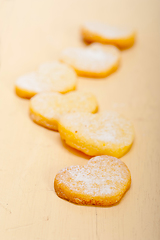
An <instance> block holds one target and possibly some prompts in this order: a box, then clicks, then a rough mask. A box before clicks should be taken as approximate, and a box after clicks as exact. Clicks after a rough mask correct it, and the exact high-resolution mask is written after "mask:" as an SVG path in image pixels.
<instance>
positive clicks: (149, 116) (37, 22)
mask: <svg viewBox="0 0 160 240" xmlns="http://www.w3.org/2000/svg"><path fill="white" fill-rule="evenodd" d="M87 20H99V21H102V22H106V23H110V24H121V25H128V26H132V27H134V28H135V29H136V30H137V42H136V44H135V45H134V46H133V47H132V48H130V49H128V50H125V51H122V54H121V55H122V61H121V66H120V68H119V69H118V71H117V72H115V73H114V74H112V75H110V76H109V77H107V78H106V79H97V80H94V79H89V78H79V82H78V89H80V90H87V91H91V92H93V93H94V94H95V95H96V97H97V99H98V101H99V106H100V111H102V110H105V109H108V110H115V111H118V112H120V113H122V114H123V115H125V116H126V117H128V118H129V119H130V120H131V121H132V122H133V124H134V128H135V141H134V144H133V147H132V148H131V150H130V151H129V152H128V153H127V154H126V155H125V156H124V157H122V158H121V160H122V161H124V162H125V163H126V164H127V166H128V167H129V169H130V171H131V175H132V185H131V188H130V190H129V191H128V192H127V193H126V194H125V196H124V198H123V199H122V201H121V202H120V203H119V204H117V205H115V206H112V207H106V208H101V207H86V206H78V205H74V204H72V203H69V202H67V201H64V200H62V199H60V198H58V197H57V195H56V194H55V192H54V190H53V179H54V177H55V175H56V173H57V172H58V171H59V170H60V169H62V168H63V167H66V166H70V165H77V164H80V165H83V164H85V163H87V160H88V159H89V157H87V156H86V155H84V154H82V153H80V152H78V151H76V150H74V149H72V148H69V147H67V146H66V145H65V144H64V143H62V141H61V139H60V136H59V133H58V132H53V131H49V130H47V129H45V128H43V127H40V126H38V125H36V124H34V123H33V122H32V121H31V120H30V118H29V115H28V100H23V99H20V98H18V97H17V96H16V95H15V92H14V82H15V81H16V79H17V77H18V76H20V75H22V74H25V73H26V72H30V71H33V70H35V69H36V68H37V67H38V65H39V64H40V63H42V62H45V61H52V60H55V59H57V58H58V56H59V54H60V52H61V50H62V49H64V48H65V47H68V46H82V45H84V43H83V42H82V40H81V38H80V34H79V29H80V25H81V23H83V22H84V21H87ZM159 23H160V1H158V0H148V1H144V0H134V1H133V0H132V1H130V0H122V1H118V0H113V1H107V0H95V1H93V0H79V1H75V0H67V1H65V0H59V1H53V0H26V1H24V0H6V1H0V60H1V63H0V64H1V66H0V114H1V115H0V141H1V142H0V239H1V240H38V239H39V240H53V239H54V240H143V239H145V240H151V239H153V240H159V239H160V207H159V206H160V154H159V153H160V151H159V150H160V134H159V132H160V113H159V111H160V101H159V96H160V28H159Z"/></svg>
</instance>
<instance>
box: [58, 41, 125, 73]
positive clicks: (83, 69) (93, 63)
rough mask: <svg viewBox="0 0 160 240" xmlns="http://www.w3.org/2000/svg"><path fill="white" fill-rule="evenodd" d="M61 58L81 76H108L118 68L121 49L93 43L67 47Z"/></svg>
mask: <svg viewBox="0 0 160 240" xmlns="http://www.w3.org/2000/svg"><path fill="white" fill-rule="evenodd" d="M60 60H61V61H63V62H65V63H67V64H69V65H70V66H72V67H73V68H74V69H75V71H76V72H77V74H78V75H79V76H86V77H106V76H107V75H109V74H110V73H112V72H113V71H115V70H116V69H117V68H118V66H119V61H120V51H119V50H118V49H117V48H116V47H114V46H112V45H108V46H104V45H102V44H99V43H93V44H91V45H90V46H87V47H83V48H82V47H81V48H67V49H66V50H64V51H63V52H62V54H61V57H60Z"/></svg>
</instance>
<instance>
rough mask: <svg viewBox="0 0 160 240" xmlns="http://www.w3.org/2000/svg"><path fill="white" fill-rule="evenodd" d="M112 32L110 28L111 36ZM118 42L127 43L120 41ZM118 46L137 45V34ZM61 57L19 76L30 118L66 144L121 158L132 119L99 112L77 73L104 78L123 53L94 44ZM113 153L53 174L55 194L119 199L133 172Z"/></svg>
mask: <svg viewBox="0 0 160 240" xmlns="http://www.w3.org/2000/svg"><path fill="white" fill-rule="evenodd" d="M92 27H93V26H92V25H91V29H92ZM85 28H86V26H85ZM85 28H83V29H82V35H83V38H84V39H85V40H87V41H94V39H95V36H94V34H93V32H92V34H88V35H87V32H86V30H84V29H85ZM101 30H102V32H103V31H104V29H103V28H102V29H101ZM94 31H95V29H94ZM114 31H115V30H114V29H113V31H110V30H109V32H110V34H111V35H112V37H113V35H114V34H113V33H114ZM104 32H105V31H104ZM123 34H124V32H123ZM91 35H92V39H91ZM87 36H89V37H87ZM115 39H116V38H115ZM129 39H131V38H130V37H129ZM96 40H97V38H96ZM101 40H102V39H101ZM129 41H130V40H128V42H129ZM100 42H104V41H100ZM120 42H121V43H123V44H122V45H123V46H122V45H121V46H120V45H118V44H120ZM124 42H125V43H124ZM105 43H108V42H105ZM109 43H112V44H113V43H114V44H115V43H117V42H116V41H115V42H111V41H110V42H109ZM118 44H116V45H118V46H119V47H124V46H125V47H128V45H129V44H133V36H132V41H130V43H128V45H127V44H126V41H124V40H123V39H122V38H121V39H120V38H118ZM60 60H61V61H62V62H64V63H61V62H56V61H55V62H52V63H45V64H42V65H41V66H40V67H39V69H38V70H37V71H36V72H32V73H30V74H27V75H25V76H22V77H20V78H19V79H18V80H17V82H16V93H17V95H18V96H20V97H23V98H28V99H30V98H31V99H30V107H29V108H30V116H31V118H32V119H33V121H35V122H36V123H38V124H40V125H42V126H44V127H47V128H49V129H52V130H58V131H59V133H60V135H61V138H62V139H64V140H65V141H66V143H67V144H68V145H70V146H72V147H74V148H76V149H78V150H80V151H82V152H84V153H86V154H88V155H90V156H98V155H109V156H114V157H121V156H123V155H124V154H125V153H126V152H127V151H128V150H129V148H130V147H131V145H132V142H133V138H134V133H133V127H132V124H131V123H130V121H129V120H127V119H125V118H124V117H122V116H121V115H119V114H118V113H115V112H102V113H96V112H97V110H98V103H97V100H96V98H95V96H94V95H93V94H92V93H84V92H83V93H82V92H79V91H73V90H75V89H76V82H77V74H78V75H80V76H89V77H105V76H107V75H108V74H110V73H111V72H113V71H115V70H116V69H117V67H118V66H119V61H120V51H119V50H118V49H117V48H116V47H115V46H110V45H108V46H104V45H102V44H100V43H93V44H91V45H90V46H88V47H85V48H68V49H66V50H65V51H64V52H63V53H62V55H61V58H60ZM66 64H67V65H66ZM76 73H77V74H76ZM69 91H71V92H69ZM68 92H69V93H68ZM62 93H63V94H62ZM64 93H65V94H64ZM93 113H94V114H93ZM95 113H96V114H95ZM114 157H108V156H101V157H100V156H99V157H96V158H92V159H91V160H90V161H89V162H88V164H87V165H86V166H84V167H80V166H77V167H76V166H75V167H69V168H67V169H63V170H62V171H60V173H58V174H57V176H56V178H55V185H54V186H55V191H56V193H57V195H58V196H60V197H62V198H64V199H67V200H69V201H72V202H75V203H79V204H90V205H101V206H102V205H103V206H106V205H111V204H114V203H116V202H117V201H119V200H120V199H121V197H122V196H123V194H124V193H125V191H126V190H127V189H128V188H129V186H130V182H131V176H130V172H129V170H128V168H127V166H126V165H125V164H124V163H122V162H121V161H120V160H119V159H116V158H114ZM102 172H105V174H102ZM102 175H103V177H102ZM86 181H87V182H86ZM89 182H90V183H89ZM88 183H89V185H88ZM87 188H88V189H87ZM91 189H92V191H91ZM97 189H99V190H100V189H101V190H100V191H99V190H97ZM71 192H72V194H71ZM114 196H116V197H114ZM86 199H87V200H86Z"/></svg>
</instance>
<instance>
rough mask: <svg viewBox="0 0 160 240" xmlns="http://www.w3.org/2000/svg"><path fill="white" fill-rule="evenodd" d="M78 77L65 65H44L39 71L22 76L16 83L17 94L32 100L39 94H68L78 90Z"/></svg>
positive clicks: (57, 63)
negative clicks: (47, 92)
mask: <svg viewBox="0 0 160 240" xmlns="http://www.w3.org/2000/svg"><path fill="white" fill-rule="evenodd" d="M76 83H77V75H76V73H75V71H74V70H73V69H72V68H71V67H69V66H67V65H66V64H64V63H60V62H56V61H55V62H51V63H44V64H42V65H41V66H40V67H39V69H38V71H36V72H32V73H29V74H27V75H24V76H21V77H19V78H18V79H17V82H16V87H15V88H16V93H17V95H18V96H19V97H22V98H31V97H33V96H34V95H36V94H37V93H39V92H44V91H53V92H60V93H66V92H69V91H72V90H74V89H75V88H76Z"/></svg>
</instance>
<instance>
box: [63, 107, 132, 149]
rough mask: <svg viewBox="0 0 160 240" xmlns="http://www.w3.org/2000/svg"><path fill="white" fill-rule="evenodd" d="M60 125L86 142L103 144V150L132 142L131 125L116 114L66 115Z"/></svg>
mask: <svg viewBox="0 0 160 240" xmlns="http://www.w3.org/2000/svg"><path fill="white" fill-rule="evenodd" d="M61 124H62V125H63V126H65V128H66V129H69V130H70V131H72V132H73V133H75V132H77V135H78V134H80V136H83V137H84V138H85V139H86V141H89V139H92V140H94V142H95V144H96V143H98V141H102V142H104V143H105V145H104V148H105V147H111V146H112V144H121V145H122V146H125V145H127V144H131V142H132V141H133V127H132V124H131V123H130V121H129V120H127V119H125V118H124V117H122V116H121V115H120V114H118V113H116V112H107V111H106V112H102V113H97V114H90V113H74V114H67V115H66V116H64V118H62V119H61ZM77 135H76V136H77Z"/></svg>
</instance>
